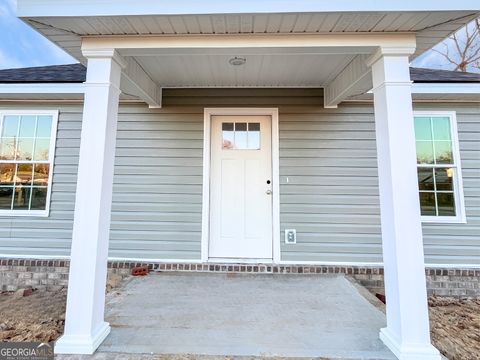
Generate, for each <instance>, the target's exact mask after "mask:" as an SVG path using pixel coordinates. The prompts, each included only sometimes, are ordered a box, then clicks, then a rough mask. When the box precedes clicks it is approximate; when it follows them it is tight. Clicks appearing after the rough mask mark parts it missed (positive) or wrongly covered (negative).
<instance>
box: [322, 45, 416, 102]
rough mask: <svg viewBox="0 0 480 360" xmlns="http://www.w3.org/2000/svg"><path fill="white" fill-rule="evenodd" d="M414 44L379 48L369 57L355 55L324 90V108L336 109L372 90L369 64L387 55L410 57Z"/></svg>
mask: <svg viewBox="0 0 480 360" xmlns="http://www.w3.org/2000/svg"><path fill="white" fill-rule="evenodd" d="M414 52H415V42H413V43H412V44H410V45H408V46H392V47H383V46H380V47H378V48H377V50H376V51H375V52H374V53H373V54H372V55H370V56H367V55H357V56H356V57H355V58H354V59H353V60H352V61H351V62H350V63H349V64H348V65H347V66H346V67H345V68H344V69H343V70H342V71H341V72H340V73H339V74H338V75H337V76H336V77H335V78H334V79H333V80H332V81H331V82H330V83H329V84H328V85H327V86H326V87H325V90H324V107H326V108H336V107H337V106H338V104H340V103H341V102H342V101H344V100H347V99H348V98H349V97H351V96H353V95H361V94H364V93H366V92H367V91H369V90H370V89H372V84H373V83H372V76H371V64H372V63H373V62H375V61H376V60H377V59H378V58H380V57H382V56H384V55H389V56H399V54H401V55H405V54H408V55H412V54H413V53H414Z"/></svg>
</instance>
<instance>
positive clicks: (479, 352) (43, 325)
mask: <svg viewBox="0 0 480 360" xmlns="http://www.w3.org/2000/svg"><path fill="white" fill-rule="evenodd" d="M65 302H66V290H65V289H63V290H60V291H55V292H46V291H41V290H37V291H34V292H33V293H32V294H31V295H30V296H23V292H22V291H19V292H16V293H1V294H0V341H42V342H48V341H53V340H55V339H56V338H57V337H59V336H60V335H61V334H62V332H63V325H64V316H65V315H64V314H65ZM429 306H430V325H431V330H432V340H433V343H434V345H435V346H436V347H437V348H438V349H439V350H440V351H441V352H442V353H443V354H444V355H445V356H446V357H447V358H448V359H449V360H480V299H470V300H458V299H453V298H440V297H430V298H429Z"/></svg>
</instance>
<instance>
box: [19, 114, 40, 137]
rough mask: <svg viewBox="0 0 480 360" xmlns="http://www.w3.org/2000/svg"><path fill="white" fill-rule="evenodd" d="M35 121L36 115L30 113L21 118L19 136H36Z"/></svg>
mask: <svg viewBox="0 0 480 360" xmlns="http://www.w3.org/2000/svg"><path fill="white" fill-rule="evenodd" d="M35 122H36V116H32V115H28V116H22V117H21V118H20V131H19V133H18V136H19V137H34V136H35Z"/></svg>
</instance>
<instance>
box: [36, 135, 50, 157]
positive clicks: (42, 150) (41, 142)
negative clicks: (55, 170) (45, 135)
mask: <svg viewBox="0 0 480 360" xmlns="http://www.w3.org/2000/svg"><path fill="white" fill-rule="evenodd" d="M49 148H50V140H47V139H37V140H36V141H35V151H34V154H33V160H48V152H49Z"/></svg>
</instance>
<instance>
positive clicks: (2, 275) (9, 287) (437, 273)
mask: <svg viewBox="0 0 480 360" xmlns="http://www.w3.org/2000/svg"><path fill="white" fill-rule="evenodd" d="M69 265H70V262H69V261H68V260H27V259H25V260H24V259H0V289H1V290H2V291H16V290H17V289H21V288H28V287H31V288H46V289H47V290H57V289H59V288H61V287H64V286H67V284H68V270H69ZM138 266H148V268H149V269H150V270H152V271H161V272H162V271H164V272H172V271H178V272H217V273H249V274H298V275H302V274H346V275H351V276H353V277H354V278H355V279H357V280H358V281H359V282H360V283H361V284H362V285H364V286H365V287H367V288H368V289H370V290H371V291H373V292H379V293H383V285H384V283H383V268H381V267H366V266H326V265H269V264H241V265H240V264H189V263H149V262H142V263H140V262H128V261H110V262H109V263H108V271H109V274H111V273H114V274H119V275H121V276H122V277H125V276H128V275H130V272H131V269H132V268H134V267H138ZM425 275H426V279H427V290H428V293H429V294H430V295H439V296H455V297H465V296H476V297H477V296H480V269H438V268H428V269H426V270H425Z"/></svg>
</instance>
